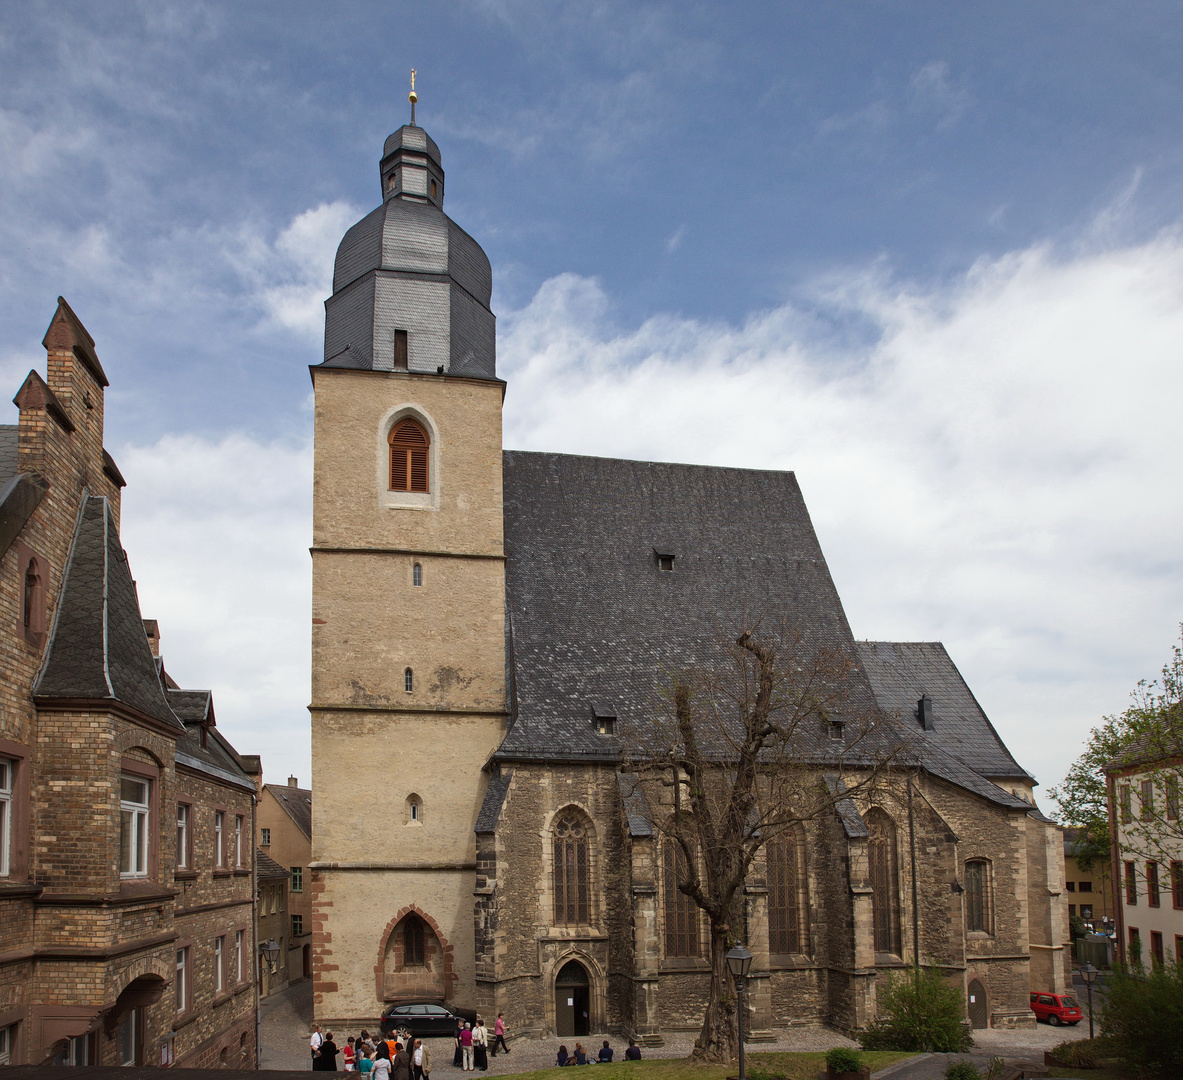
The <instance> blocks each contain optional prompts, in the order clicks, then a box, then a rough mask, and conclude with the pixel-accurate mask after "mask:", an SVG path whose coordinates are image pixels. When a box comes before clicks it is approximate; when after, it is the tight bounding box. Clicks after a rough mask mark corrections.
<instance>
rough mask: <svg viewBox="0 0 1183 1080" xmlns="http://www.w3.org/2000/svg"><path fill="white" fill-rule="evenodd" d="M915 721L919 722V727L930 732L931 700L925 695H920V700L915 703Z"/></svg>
mask: <svg viewBox="0 0 1183 1080" xmlns="http://www.w3.org/2000/svg"><path fill="white" fill-rule="evenodd" d="M916 719H917V720H919V721H920V726H921V727H922V728H923V729H924V730H925V731H932V728H933V721H932V698H930V697H929V696H928V695H927V694H922V695H921V697H920V700H919V701H918V702H916Z"/></svg>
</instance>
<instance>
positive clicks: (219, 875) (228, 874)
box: [214, 869, 234, 878]
mask: <svg viewBox="0 0 1183 1080" xmlns="http://www.w3.org/2000/svg"><path fill="white" fill-rule="evenodd" d="M233 876H234V871H233V870H226V869H221V870H215V871H214V877H216V878H224V877H233Z"/></svg>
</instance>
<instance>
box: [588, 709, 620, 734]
mask: <svg viewBox="0 0 1183 1080" xmlns="http://www.w3.org/2000/svg"><path fill="white" fill-rule="evenodd" d="M592 727H594V728H595V729H596V734H597V735H615V734H616V710H615V709H611V708H606V707H605V706H603V705H595V706H593V707H592Z"/></svg>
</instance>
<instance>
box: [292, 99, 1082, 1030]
mask: <svg viewBox="0 0 1183 1080" xmlns="http://www.w3.org/2000/svg"><path fill="white" fill-rule="evenodd" d="M412 119H413V118H412ZM379 179H380V184H381V194H382V202H381V205H380V206H379V207H378V208H377V209H375V210H374V211H372V212H371V213H370V214H368V215H367V216H366V217H364V218H363V219H362V220H361V221H359V222H358V223H357V224H356V225H354V226H353V227H352V228H351V229H349V231H348V232H347V233H346V234H345V236H344V238H343V240H342V241H341V244H340V247H339V248H338V251H337V257H336V264H335V267H334V274H333V294H332V296H331V297H330V298H329V299H328V300H327V301H326V305H325V307H326V320H325V349H324V361H323V363H320V364H317V365H315V366H314V367H313V368H312V369H311V373H312V382H313V386H314V389H315V402H316V408H315V417H316V419H315V423H316V430H315V464H314V481H313V483H314V526H313V530H314V536H313V546H312V567H313V609H312V660H313V664H312V700H311V706H310V708H311V715H312V753H313V781H312V791H313V796H312V797H313V801H314V802H315V804H316V807H317V812H316V819H315V823H314V829H313V841H312V845H313V846H312V862H311V864H310V877H311V880H310V886H311V890H312V931H313V978H314V1000H315V1010H316V1018H317V1021H318V1022H319V1023H320V1024H322V1025H327V1026H330V1027H333V1028H334V1029H336V1028H339V1027H342V1026H344V1027H346V1028H349V1029H351V1028H354V1027H358V1026H362V1025H366V1024H369V1025H371V1026H372V1024H373V1022H374V1020H375V1019H376V1017H377V1016H378V1015H379V1014H380V1012H381V1011H382V1009H383V1008H385V1007H386V1005H387V1004H389V1003H392V1002H441V1003H448V1004H450V1005H455V1006H458V1007H461V1008H468V1009H475V1010H477V1011H478V1012H479V1013H481V1014H482V1015H483V1016H485V1017H492V1016H494V1015H496V1014H497V1013H499V1012H502V1013H504V1014H505V1018H506V1021H507V1023H508V1024H509V1027H510V1030H511V1031H513V1032H515V1033H518V1034H537V1035H543V1034H548V1033H552V1034H558V1035H575V1036H578V1035H580V1034H589V1033H592V1032H599V1031H615V1032H620V1033H623V1034H627V1035H630V1036H635V1037H636V1038H637V1039H638V1040H641V1041H645V1042H649V1043H658V1042H660V1041H661V1039H662V1035H663V1033H665V1032H670V1031H676V1030H693V1029H697V1028H698V1027H699V1026H700V1025H701V1022H702V1012H703V1006H704V1004H705V999H706V992H707V987H708V983H709V962H708V954H709V938H708V935H707V926H706V922H705V920H704V919H703V918H702V917H701V915H700V913H699V912H698V911H697V910H696V909H695V907H694V905H693V904H692V903H691V902H690V901H689V900H688V899H687V898H686V896H685V895H683V894H682V893H681V892H680V891H679V890H678V889H677V887H676V880H675V873H676V865H677V862H676V859H675V857H674V853H673V851H672V849H671V847H670V845H669V844H668V842H665V841H663V839H662V834H661V828H660V824H661V821H662V820H663V819H662V818H661V817H660V815H661V813H663V812H664V811H662V808H661V807H658V806H651V805H649V804H648V803H647V801H646V798H645V796H644V794H643V792H642V791H641V790H640V789H639V788H638V786H637V785H636V783H635V777H634V776H633V775H631V774H630V773H629V772H628V771H627V769H626V768H625V767H624V763H623V758H624V755H623V747H624V746H625V744H626V743H627V742H628V740H630V739H632V740H634V741H635V740H637V739H643V738H644V732H645V730H646V724H647V723H648V722H649V717H650V716H651V710H652V709H653V707H654V701H655V697H656V694H657V692H658V689H659V686H660V684H661V682H662V680H663V678H664V677H665V675H664V673H666V672H668V671H670V670H671V669H675V668H677V667H683V666H686V665H692V664H695V663H700V662H703V663H705V662H707V659H708V658H709V657H710V656H712V655H717V650H718V648H719V642H720V641H721V640H734V639H735V636H736V634H738V633H739V632H740V631H741V630H742V629H744V628H745V626H746V625H748V623H749V622H750V621H751V620H752V619H753V618H757V617H767V618H770V619H772V618H784V619H790V620H791V621H792V622H793V624H794V625H795V626H797V627H798V628H799V630H800V632H801V633H802V634H803V635H804V636H805V638H806V640H808V641H810V642H814V643H817V644H818V645H821V644H824V645H825V646H826V647H827V648H830V649H832V650H836V651H838V652H839V653H841V654H842V655H844V656H845V657H847V658H848V660H849V664H850V675H849V680H850V687H849V689H850V694H851V698H852V700H857V701H859V702H861V703H862V705H863V707H864V708H865V709H867V710H870V711H871V712H873V713H874V715H875V716H876V717H877V718H878V719H877V722H878V723H879V724H881V725H882V727H883V730H884V731H886V732H889V733H890V734H891V738H893V739H895V740H896V742H897V743H898V744H899V746H900V747H901V748H902V749H903V750H904V751H905V752H902V753H901V754H900V755H899V756H898V759H897V760H896V763H895V764H893V765H892V766H891V767H890V768H889V769H888V770H887V773H886V777H885V779H884V782H883V783H881V784H880V785H879V786H878V787H877V788H876V789H875V791H874V793H873V794H857V795H856V796H855V797H853V798H847V799H844V800H843V801H841V802H839V803H838V804H837V805H835V806H834V807H833V809H832V811H831V812H829V813H827V814H825V815H823V817H821V818H818V819H816V820H811V821H809V822H808V823H807V825H806V826H805V827H803V828H801V829H800V830H798V831H797V832H795V833H793V834H791V835H786V836H784V837H782V838H780V839H779V840H778V841H777V842H775V843H770V844H769V845H768V846H767V850H766V851H764V852H763V853H762V854H761V856H760V857H759V858H758V860H757V862H756V864H755V865H754V866H753V867H752V870H751V873H750V874H749V877H748V880H747V882H746V886H745V889H744V898H743V903H744V914H745V927H744V929H745V938H746V944H747V945H748V947H749V948H750V949H751V951H752V952H753V954H754V956H755V959H754V963H753V968H752V979H751V993H750V994H749V995H748V1004H749V1007H750V1012H749V1016H748V1029H749V1031H750V1032H752V1033H754V1037H756V1038H760V1037H770V1035H771V1032H772V1030H773V1029H774V1028H781V1027H784V1026H786V1025H788V1024H794V1023H827V1024H831V1025H834V1026H836V1027H838V1028H841V1029H844V1030H851V1029H856V1028H860V1027H863V1026H865V1025H866V1024H867V1023H869V1022H870V1021H872V1020H873V1019H874V1018H875V1015H876V994H877V989H878V988H879V987H881V986H882V985H883V982H884V980H885V978H886V977H887V976H888V975H889V974H890V973H891V972H893V971H897V970H900V969H904V968H906V967H908V966H909V965H911V964H912V963H914V962H916V961H918V962H919V963H920V964H922V965H924V966H926V967H931V968H934V969H936V970H939V971H941V972H942V973H943V974H944V975H945V976H946V977H947V978H948V979H949V980H951V981H952V982H953V983H954V984H956V985H957V986H958V987H960V988H961V989H962V990H963V992H964V993H965V1000H966V1003H967V1010H968V1016H969V1019H970V1020H972V1022H973V1023H974V1025H975V1026H977V1027H985V1026H987V1025H991V1026H1014V1025H1025V1024H1032V1023H1034V1018H1033V1015H1032V1014H1031V1012H1030V1009H1029V1007H1028V994H1029V992H1030V991H1031V990H1049V991H1062V990H1063V989H1064V988H1065V976H1066V971H1065V957H1064V952H1063V947H1062V942H1063V941H1064V940H1065V927H1064V926H1063V925H1062V924H1063V913H1062V911H1063V909H1062V904H1061V900H1060V893H1061V891H1062V888H1063V865H1064V864H1063V850H1062V832H1061V830H1060V828H1059V827H1058V826H1057V825H1055V823H1054V822H1051V821H1050V820H1049V819H1047V818H1046V817H1044V816H1043V815H1042V814H1041V813H1040V812H1039V811H1038V810H1037V809H1036V808H1035V804H1034V799H1033V796H1032V788H1033V786H1034V784H1035V781H1034V779H1033V778H1032V776H1031V775H1030V774H1029V773H1028V772H1027V771H1026V770H1025V769H1024V768H1023V767H1022V766H1021V765H1020V764H1019V763H1018V762H1016V760H1015V759H1014V757H1012V755H1011V754H1010V752H1009V751H1008V750H1007V748H1006V746H1005V745H1004V744H1003V742H1002V740H1001V739H1000V738H999V737H998V734H997V733H996V732H995V730H994V728H993V727H992V725H991V724H990V721H989V720H988V719H987V717H986V715H985V714H984V713H983V711H982V709H981V708H980V706H979V705H978V702H977V701H976V699H975V698H974V695H973V694H972V692H971V691H970V689H969V687H968V686H967V685H966V684H965V682H964V680H963V679H962V677H961V675H960V673H959V672H958V670H957V668H956V667H955V665H954V664H953V661H952V660H951V659H950V657H949V656H948V654H947V653H946V651H945V649H944V648H943V646H942V645H940V644H939V643H935V642H924V643H896V642H868V641H857V640H856V639H855V637H854V635H853V634H852V632H851V629H850V627H849V625H848V623H847V620H846V615H845V613H844V611H843V608H842V603H841V601H840V599H839V597H838V594H837V591H836V589H835V587H834V583H833V581H832V579H831V577H830V573H829V570H828V568H827V566H826V562H825V558H824V556H823V554H822V552H821V549H820V547H819V544H818V540H817V537H816V535H815V533H814V530H813V527H812V524H811V522H810V518H809V514H808V511H807V510H806V507H805V504H804V501H803V499H802V496H801V491H800V489H799V487H798V485H797V481H796V478H795V477H794V475H793V474H792V473H789V472H778V471H767V470H754V469H736V468H717V467H707V466H697V465H676V464H666V463H660V462H643V461H625V460H616V459H610V458H598V457H582V456H575V455H570V454H553V453H526V452H522V451H510V450H505V449H503V447H502V430H501V415H502V403H503V399H504V396H505V393H506V391H507V387H506V383H505V382H504V381H503V380H501V379H499V378H498V376H497V367H496V333H495V321H494V316H493V313H492V311H491V310H490V307H489V305H490V296H491V289H492V273H491V268H490V264H489V260H488V258H487V257H486V256H485V254H484V252H483V251H482V250H481V248H480V246H479V245H478V244H477V243H476V241H475V240H473V239H472V237H470V236H469V235H468V234H467V233H466V232H464V231H463V230H462V229H461V228H460V227H459V226H458V225H456V224H455V223H454V222H453V221H451V220H450V219H449V218H448V217H447V215H446V214H445V213H444V209H443V204H444V170H443V167H442V162H441V157H440V152H439V149H438V147H437V146H436V144H435V142H434V141H433V140H432V139H431V138H430V137H429V136H428V134H427V133H426V131H424V130H423V129H422V128H421V127H417V126H415V125H414V123H412V124H411V125H408V126H404V127H402V128H400V129H399V130H398V131H396V132H395V133H394V134H393V135H391V136H390V137H389V138H388V139H387V140H386V144H385V146H384V148H383V152H382V157H381V160H380V162H379ZM848 737H849V736H848V734H847V733H846V732H844V725H843V723H842V718H841V717H839V718H838V719H837V720H835V721H832V722H830V723H828V724H827V725H826V728H825V731H824V735H821V734H819V736H818V738H819V739H821V740H822V741H821V743H820V746H821V750H820V751H819V753H820V754H821V757H820V758H817V767H818V773H819V782H821V775H822V774H823V773H824V774H826V775H827V776H828V777H829V778H830V782H832V783H841V782H842V779H843V765H842V761H843V754H842V750H843V747H844V741H845V740H846V739H847V738H848ZM827 754H828V755H830V756H829V757H826V755H827ZM847 778H848V779H853V778H852V777H847ZM843 790H845V789H843Z"/></svg>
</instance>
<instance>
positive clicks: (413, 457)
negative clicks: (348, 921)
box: [390, 420, 431, 491]
mask: <svg viewBox="0 0 1183 1080" xmlns="http://www.w3.org/2000/svg"><path fill="white" fill-rule="evenodd" d="M430 448H431V440H430V439H429V438H428V437H427V432H426V431H425V430H424V429H423V426H422V425H421V424H419V423H417V422H416V421H414V420H400V421H399V422H398V423H397V424H395V425H394V427H393V428H391V429H390V490H391V491H429V490H430V488H429V487H428V475H427V459H428V450H429V449H430Z"/></svg>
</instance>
